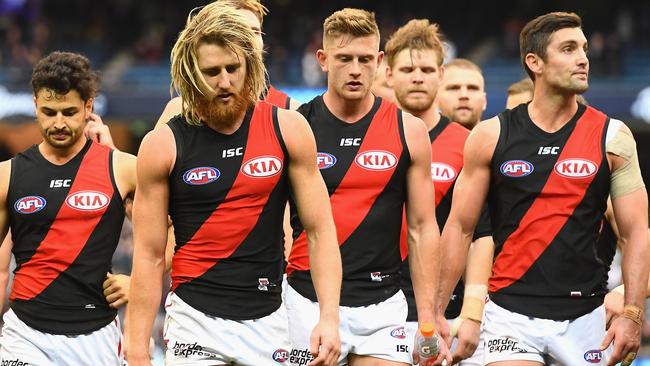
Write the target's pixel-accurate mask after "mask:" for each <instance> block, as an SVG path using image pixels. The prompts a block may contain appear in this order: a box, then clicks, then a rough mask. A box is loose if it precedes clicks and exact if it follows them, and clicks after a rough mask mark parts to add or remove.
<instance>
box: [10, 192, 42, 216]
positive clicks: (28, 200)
mask: <svg viewBox="0 0 650 366" xmlns="http://www.w3.org/2000/svg"><path fill="white" fill-rule="evenodd" d="M46 203H47V202H46V201H45V198H43V197H41V196H27V197H23V198H21V199H19V200H18V201H16V203H15V204H14V209H15V210H16V212H18V213H21V214H33V213H34V212H38V211H40V210H42V209H44V208H45V204H46Z"/></svg>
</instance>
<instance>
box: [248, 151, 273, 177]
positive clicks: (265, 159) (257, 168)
mask: <svg viewBox="0 0 650 366" xmlns="http://www.w3.org/2000/svg"><path fill="white" fill-rule="evenodd" d="M281 170H282V160H280V159H278V158H276V157H275V156H260V157H257V158H253V159H250V160H248V161H247V162H245V163H244V164H243V165H242V166H241V172H242V173H244V175H246V176H248V177H251V178H267V177H272V176H274V175H276V174H278V173H280V171H281Z"/></svg>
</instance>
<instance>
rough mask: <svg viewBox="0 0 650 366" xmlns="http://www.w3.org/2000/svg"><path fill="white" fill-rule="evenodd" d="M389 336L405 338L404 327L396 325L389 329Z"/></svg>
mask: <svg viewBox="0 0 650 366" xmlns="http://www.w3.org/2000/svg"><path fill="white" fill-rule="evenodd" d="M390 336H391V337H393V338H397V339H404V338H406V331H405V330H404V327H397V328H395V329H393V330H391V331H390Z"/></svg>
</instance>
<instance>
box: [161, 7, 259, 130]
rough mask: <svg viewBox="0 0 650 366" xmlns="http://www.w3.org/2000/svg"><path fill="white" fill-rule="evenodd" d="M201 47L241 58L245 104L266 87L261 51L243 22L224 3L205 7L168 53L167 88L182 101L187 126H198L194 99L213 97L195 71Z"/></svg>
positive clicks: (251, 32)
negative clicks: (223, 50)
mask: <svg viewBox="0 0 650 366" xmlns="http://www.w3.org/2000/svg"><path fill="white" fill-rule="evenodd" d="M202 44H215V45H218V46H221V47H224V48H226V49H228V50H230V51H232V52H234V53H235V54H237V55H238V56H239V57H243V58H244V60H245V61H246V79H245V81H244V89H243V91H244V92H245V94H244V95H242V97H243V98H244V99H245V100H246V102H247V103H248V104H249V105H250V104H254V103H256V102H257V100H258V99H259V96H260V95H262V93H263V92H264V91H265V88H266V82H265V80H266V68H265V67H264V63H263V62H262V50H260V49H259V46H258V42H257V39H256V36H255V34H254V33H253V31H252V30H251V28H250V27H249V26H248V24H247V23H246V19H245V18H244V17H243V16H242V15H241V14H240V13H238V12H237V10H236V9H235V8H233V7H232V6H231V5H228V4H226V1H223V0H219V1H216V2H213V3H211V4H209V5H206V6H205V7H204V8H203V9H201V11H199V12H198V13H197V14H196V16H194V17H192V19H190V20H189V22H188V23H187V25H186V26H185V29H183V31H181V33H180V35H179V36H178V39H177V40H176V43H175V44H174V48H173V49H172V52H171V78H172V83H171V87H170V89H171V91H172V92H173V90H174V89H175V90H176V92H177V93H178V94H179V95H180V96H181V99H182V100H183V101H184V102H185V103H183V116H184V117H185V119H186V120H187V122H188V123H190V124H199V123H200V120H199V117H198V116H197V114H196V111H195V108H196V102H197V100H198V99H200V98H211V97H212V96H213V95H214V90H213V89H212V88H211V87H210V86H209V85H208V83H207V82H206V81H205V79H204V77H203V75H202V73H201V70H200V69H199V62H198V55H197V49H198V48H199V46H201V45H202Z"/></svg>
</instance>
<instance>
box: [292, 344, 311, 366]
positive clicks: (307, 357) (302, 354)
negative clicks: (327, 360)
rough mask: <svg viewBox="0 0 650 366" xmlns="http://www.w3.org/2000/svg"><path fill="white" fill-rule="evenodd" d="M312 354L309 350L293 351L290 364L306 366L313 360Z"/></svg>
mask: <svg viewBox="0 0 650 366" xmlns="http://www.w3.org/2000/svg"><path fill="white" fill-rule="evenodd" d="M313 359H314V356H312V354H311V352H309V350H308V349H296V348H294V349H292V350H291V354H290V355H289V363H290V364H291V365H292V366H304V365H306V364H308V363H309V361H311V360H313Z"/></svg>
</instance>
